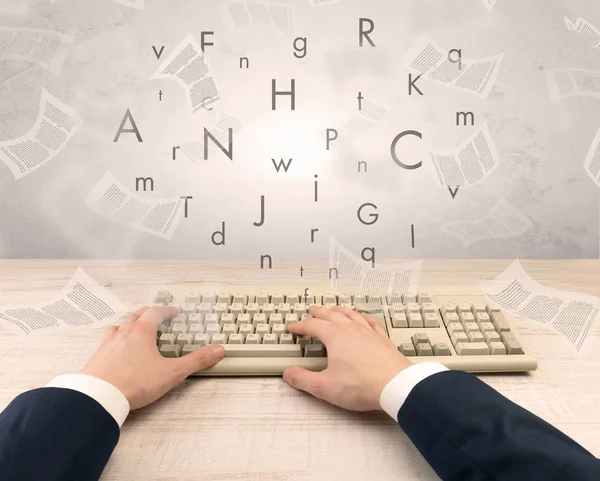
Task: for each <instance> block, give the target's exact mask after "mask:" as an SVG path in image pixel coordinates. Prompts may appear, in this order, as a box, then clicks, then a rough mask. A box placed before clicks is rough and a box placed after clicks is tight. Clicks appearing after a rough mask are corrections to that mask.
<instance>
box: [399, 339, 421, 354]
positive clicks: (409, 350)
mask: <svg viewBox="0 0 600 481" xmlns="http://www.w3.org/2000/svg"><path fill="white" fill-rule="evenodd" d="M398 350H399V351H400V352H401V353H402V354H404V355H405V356H416V355H417V351H415V347H414V346H413V345H412V344H411V343H409V342H404V343H402V344H400V345H399V346H398Z"/></svg>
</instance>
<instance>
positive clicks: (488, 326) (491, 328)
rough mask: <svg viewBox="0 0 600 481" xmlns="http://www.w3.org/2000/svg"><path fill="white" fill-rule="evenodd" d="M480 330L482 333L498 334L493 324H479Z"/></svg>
mask: <svg viewBox="0 0 600 481" xmlns="http://www.w3.org/2000/svg"><path fill="white" fill-rule="evenodd" d="M479 330H480V331H481V332H496V329H495V328H494V325H493V324H492V323H491V322H482V323H481V324H479Z"/></svg>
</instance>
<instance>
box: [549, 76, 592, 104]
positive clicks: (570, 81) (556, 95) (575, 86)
mask: <svg viewBox="0 0 600 481" xmlns="http://www.w3.org/2000/svg"><path fill="white" fill-rule="evenodd" d="M546 81H547V83H548V90H549V93H550V100H552V101H553V102H558V101H560V100H564V99H568V98H571V97H577V96H586V95H587V96H590V97H596V98H600V70H586V69H553V70H548V71H547V72H546Z"/></svg>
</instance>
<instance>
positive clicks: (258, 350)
mask: <svg viewBox="0 0 600 481" xmlns="http://www.w3.org/2000/svg"><path fill="white" fill-rule="evenodd" d="M223 347H224V348H225V357H302V346H301V345H300V344H223Z"/></svg>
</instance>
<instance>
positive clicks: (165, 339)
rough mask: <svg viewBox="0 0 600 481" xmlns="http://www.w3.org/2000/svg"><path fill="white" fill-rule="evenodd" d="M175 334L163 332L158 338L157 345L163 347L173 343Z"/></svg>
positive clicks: (175, 338) (175, 339)
mask: <svg viewBox="0 0 600 481" xmlns="http://www.w3.org/2000/svg"><path fill="white" fill-rule="evenodd" d="M176 341H177V336H176V335H175V334H163V335H162V336H160V337H159V338H158V347H159V348H160V347H163V346H166V345H168V344H175V342H176Z"/></svg>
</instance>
